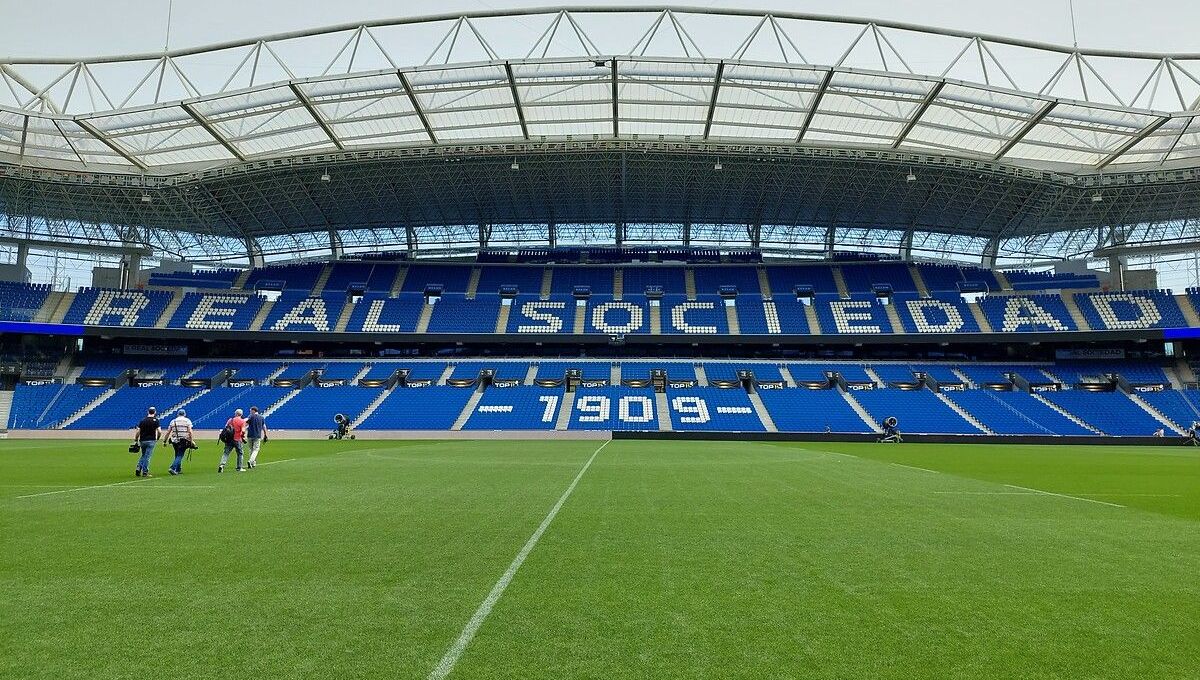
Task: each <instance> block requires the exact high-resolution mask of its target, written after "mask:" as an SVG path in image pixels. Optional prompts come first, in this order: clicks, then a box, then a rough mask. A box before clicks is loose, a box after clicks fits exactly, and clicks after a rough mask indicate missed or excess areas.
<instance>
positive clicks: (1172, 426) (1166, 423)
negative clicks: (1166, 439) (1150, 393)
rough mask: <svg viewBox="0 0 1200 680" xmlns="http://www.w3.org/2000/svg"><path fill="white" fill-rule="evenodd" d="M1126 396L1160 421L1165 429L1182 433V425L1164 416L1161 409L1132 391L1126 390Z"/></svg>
mask: <svg viewBox="0 0 1200 680" xmlns="http://www.w3.org/2000/svg"><path fill="white" fill-rule="evenodd" d="M1126 396H1128V397H1129V399H1130V401H1132V402H1133V403H1135V404H1137V405H1138V406H1140V407H1141V409H1142V410H1143V411H1145V412H1146V413H1149V414H1150V416H1151V417H1152V418H1154V419H1155V420H1157V421H1158V422H1160V423H1162V424H1163V427H1165V428H1166V429H1167V430H1169V431H1171V432H1174V433H1175V434H1183V433H1184V430H1183V427H1182V426H1181V425H1178V424H1176V423H1175V421H1173V420H1171V419H1170V418H1168V417H1167V416H1166V414H1164V413H1163V412H1162V411H1159V410H1158V409H1156V408H1154V406H1153V405H1152V404H1151V403H1150V402H1148V401H1146V400H1145V399H1142V398H1141V397H1140V396H1138V395H1136V394H1134V393H1133V392H1127V393H1126Z"/></svg>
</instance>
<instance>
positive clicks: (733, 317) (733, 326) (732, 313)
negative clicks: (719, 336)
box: [725, 305, 742, 335]
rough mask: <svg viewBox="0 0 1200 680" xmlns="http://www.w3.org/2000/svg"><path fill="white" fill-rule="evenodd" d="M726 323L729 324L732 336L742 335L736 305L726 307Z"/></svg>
mask: <svg viewBox="0 0 1200 680" xmlns="http://www.w3.org/2000/svg"><path fill="white" fill-rule="evenodd" d="M725 323H727V324H729V334H730V335H741V334H742V327H741V324H739V323H738V315H737V307H736V306H735V305H725Z"/></svg>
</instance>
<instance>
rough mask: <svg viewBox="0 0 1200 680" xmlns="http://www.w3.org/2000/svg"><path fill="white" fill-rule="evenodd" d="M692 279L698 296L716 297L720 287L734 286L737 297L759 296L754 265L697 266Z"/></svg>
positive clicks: (694, 268) (756, 270) (693, 268)
mask: <svg viewBox="0 0 1200 680" xmlns="http://www.w3.org/2000/svg"><path fill="white" fill-rule="evenodd" d="M692 277H693V279H694V280H695V282H696V293H697V294H698V295H716V294H717V292H718V291H719V290H720V288H721V286H735V287H737V290H738V294H739V295H760V294H761V291H760V289H759V285H758V267H756V266H754V265H715V264H707V265H697V266H694V267H692ZM789 290H790V289H789Z"/></svg>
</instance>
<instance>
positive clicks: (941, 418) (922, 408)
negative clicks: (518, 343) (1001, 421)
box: [854, 389, 980, 434]
mask: <svg viewBox="0 0 1200 680" xmlns="http://www.w3.org/2000/svg"><path fill="white" fill-rule="evenodd" d="M854 397H855V398H856V399H857V400H858V402H859V403H860V404H862V406H863V408H865V409H866V410H867V412H868V413H870V414H871V417H872V418H874V419H875V421H876V422H882V421H883V419H884V418H888V417H895V418H897V419H898V420H899V421H900V428H901V429H902V430H903V431H904V432H912V433H922V434H979V433H980V431H979V429H978V428H976V427H975V426H974V425H972V424H970V423H968V422H967V421H966V420H964V419H963V418H962V416H960V415H958V414H957V413H955V412H954V410H953V409H951V408H950V407H949V406H947V405H946V404H945V403H943V402H942V401H941V400H940V399H938V398H937V395H936V394H934V393H933V392H930V391H929V390H927V389H918V390H901V389H880V390H864V391H861V392H857V393H855V395H854Z"/></svg>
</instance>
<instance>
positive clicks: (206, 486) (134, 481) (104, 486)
mask: <svg viewBox="0 0 1200 680" xmlns="http://www.w3.org/2000/svg"><path fill="white" fill-rule="evenodd" d="M160 479H161V478H160ZM148 482H149V480H143V479H131V480H129V481H126V482H113V483H112V484H96V485H95V486H76V487H72V488H70V489H59V490H58V491H43V492H42V493H28V494H25V495H24V496H14V498H37V497H38V496H53V495H54V494H59V493H74V492H76V491H88V490H89V489H107V488H109V487H113V486H124V485H126V484H138V483H148ZM153 486H154V488H156V489H179V488H183V489H211V488H212V485H210V484H176V485H174V486H162V485H160V484H155V485H153Z"/></svg>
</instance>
